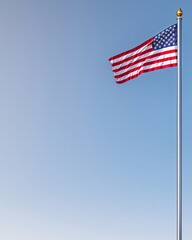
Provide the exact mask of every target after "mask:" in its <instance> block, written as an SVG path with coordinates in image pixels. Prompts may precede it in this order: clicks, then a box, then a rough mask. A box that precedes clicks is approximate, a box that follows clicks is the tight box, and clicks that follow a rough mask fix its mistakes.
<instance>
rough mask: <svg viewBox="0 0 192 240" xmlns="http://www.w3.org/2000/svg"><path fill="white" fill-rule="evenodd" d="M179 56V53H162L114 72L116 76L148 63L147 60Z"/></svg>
mask: <svg viewBox="0 0 192 240" xmlns="http://www.w3.org/2000/svg"><path fill="white" fill-rule="evenodd" d="M175 56H177V53H169V54H164V55H160V56H157V57H152V58H149V59H145V60H144V61H142V62H140V63H137V64H134V65H132V66H130V67H128V68H126V69H123V70H120V71H118V72H115V73H114V76H118V75H120V74H122V73H125V72H127V71H129V70H131V69H133V68H136V67H139V66H142V65H143V64H144V63H147V62H153V61H156V60H160V59H164V58H167V57H175Z"/></svg>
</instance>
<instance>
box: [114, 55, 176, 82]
mask: <svg viewBox="0 0 192 240" xmlns="http://www.w3.org/2000/svg"><path fill="white" fill-rule="evenodd" d="M174 63H177V59H175V60H171V61H170V60H169V61H165V62H161V63H155V64H152V65H149V66H143V67H141V68H140V69H138V70H136V71H133V72H131V73H129V74H127V75H125V76H123V77H121V78H118V79H116V82H120V81H123V80H125V79H126V78H128V77H131V76H134V75H137V74H139V73H140V72H141V71H142V70H146V69H150V68H156V67H159V66H166V65H170V64H174Z"/></svg>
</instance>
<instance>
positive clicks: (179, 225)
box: [177, 8, 183, 240]
mask: <svg viewBox="0 0 192 240" xmlns="http://www.w3.org/2000/svg"><path fill="white" fill-rule="evenodd" d="M182 15H183V12H182V10H181V9H180V8H179V9H178V10H177V46H178V74H177V77H178V83H177V84H178V85H177V240H182V62H181V53H182V51H181V46H182Z"/></svg>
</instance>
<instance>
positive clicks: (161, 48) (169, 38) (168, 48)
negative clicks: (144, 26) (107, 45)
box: [109, 24, 177, 84]
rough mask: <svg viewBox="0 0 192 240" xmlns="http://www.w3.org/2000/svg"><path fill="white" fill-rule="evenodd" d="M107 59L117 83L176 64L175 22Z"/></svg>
mask: <svg viewBox="0 0 192 240" xmlns="http://www.w3.org/2000/svg"><path fill="white" fill-rule="evenodd" d="M109 61H110V62H111V65H112V70H113V72H114V77H115V79H116V82H117V83H119V84H120V83H124V82H127V81H129V80H131V79H133V78H136V77H138V76H139V75H140V74H142V73H145V72H150V71H154V70H158V69H162V68H168V67H175V66H177V24H174V25H172V26H170V27H168V28H166V29H165V30H163V31H162V32H160V33H159V34H157V35H156V36H155V37H152V38H150V39H149V40H147V41H146V42H144V43H142V44H141V45H139V46H137V47H135V48H133V49H131V50H128V51H126V52H123V53H120V54H118V55H116V56H114V57H111V58H109Z"/></svg>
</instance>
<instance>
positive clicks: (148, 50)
mask: <svg viewBox="0 0 192 240" xmlns="http://www.w3.org/2000/svg"><path fill="white" fill-rule="evenodd" d="M149 52H153V48H150V49H147V50H144V51H142V52H140V53H137V54H135V55H133V56H131V57H128V58H125V59H123V60H121V61H119V62H115V63H112V64H111V65H112V67H115V66H117V65H119V64H122V63H124V62H127V61H130V60H131V59H134V58H136V57H139V56H142V55H143V54H146V53H149Z"/></svg>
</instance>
